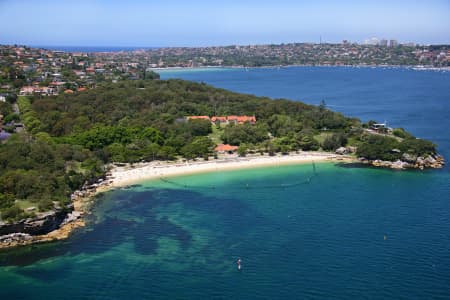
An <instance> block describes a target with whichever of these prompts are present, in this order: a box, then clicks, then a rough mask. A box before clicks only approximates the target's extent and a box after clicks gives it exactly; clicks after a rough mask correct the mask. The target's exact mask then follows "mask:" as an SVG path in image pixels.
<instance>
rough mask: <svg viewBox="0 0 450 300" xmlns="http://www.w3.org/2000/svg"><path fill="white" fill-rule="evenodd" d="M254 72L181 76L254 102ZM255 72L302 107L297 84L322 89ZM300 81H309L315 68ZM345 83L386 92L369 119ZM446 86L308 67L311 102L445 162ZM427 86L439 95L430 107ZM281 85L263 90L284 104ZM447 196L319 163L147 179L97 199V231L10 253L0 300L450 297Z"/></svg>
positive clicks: (414, 75)
mask: <svg viewBox="0 0 450 300" xmlns="http://www.w3.org/2000/svg"><path fill="white" fill-rule="evenodd" d="M293 70H294V71H293ZM251 72H252V71H248V72H247V71H245V70H237V71H235V70H231V71H227V72H224V71H220V70H219V71H217V70H214V71H210V72H209V73H207V72H197V73H195V75H192V74H193V73H177V74H182V75H177V76H194V77H195V76H197V77H196V78H197V79H195V78H192V79H195V80H198V81H207V80H206V78H207V77H208V76H210V78H213V80H216V81H217V82H219V81H220V80H222V81H221V82H222V83H220V82H219V83H217V82H215V85H219V86H222V87H228V88H233V84H237V82H240V81H244V83H242V86H245V87H246V89H248V91H247V92H251V93H255V94H256V93H257V89H258V87H260V85H261V83H260V82H259V81H258V82H255V78H254V77H252V76H250V75H249V73H251ZM255 72H267V74H266V76H267V77H268V78H278V77H277V76H281V77H282V78H283V80H281V79H279V78H278V79H274V81H273V82H274V83H273V85H274V86H275V85H277V84H278V87H279V90H280V91H279V92H278V93H280V94H282V93H289V91H290V93H292V94H291V96H292V97H291V98H297V97H294V96H295V93H297V92H298V93H300V92H299V91H298V89H299V87H300V86H302V87H303V91H304V92H305V94H306V95H312V94H313V87H314V86H315V85H314V84H312V83H311V85H312V87H308V88H307V87H306V86H304V85H300V84H299V85H293V84H292V82H291V81H290V80H291V79H292V78H294V77H295V76H294V75H293V74H291V72H295V68H293V69H291V68H289V69H282V70H276V69H274V70H270V69H265V70H263V69H261V70H255ZM280 72H281V75H280ZM283 72H287V73H286V74H284V73H283ZM297 72H298V76H300V77H301V76H305V74H303V73H304V72H308V68H298V69H297ZM330 72H332V73H333V72H338V74H331V75H330V74H328V73H330ZM359 72H362V73H359ZM341 73H343V75H340V74H341ZM208 74H209V75H208ZM221 74H222V75H221ZM230 74H232V75H230ZM277 74H278V75H277ZM283 74H284V75H283ZM352 74H353V75H352ZM221 76H222V79H220V78H221ZM246 76H250V77H246ZM258 76H259V77H258V78H265V77H264V75H262V74H259V73H258ZM323 76H325V77H326V78H328V81H329V84H328V85H323V84H322V82H323V81H324V80H325V79H323ZM342 76H344V78H351V77H352V76H354V77H355V79H354V81H356V82H357V83H358V84H356V85H354V86H353V85H351V84H348V86H347V85H345V86H342V88H343V89H345V91H342V92H340V93H336V94H347V95H358V93H361V94H364V95H365V94H367V97H366V98H367V101H369V102H370V101H371V100H370V99H373V98H375V97H376V95H372V94H370V93H368V91H367V89H369V90H372V91H374V90H376V88H375V87H374V86H376V85H377V84H378V85H379V88H380V91H379V92H380V97H379V99H378V103H377V107H376V109H374V112H373V113H372V114H371V113H370V109H367V108H365V106H364V105H362V103H360V104H361V105H360V106H361V108H362V109H361V113H360V114H358V113H357V107H358V105H354V104H352V103H359V101H362V100H357V99H356V96H355V97H350V96H349V97H348V100H346V101H347V102H345V101H344V98H345V97H343V96H342V97H336V98H331V97H330V96H331V95H333V90H336V89H337V87H338V86H339V85H340V84H339V82H340V81H341V79H340V78H341V77H342ZM402 76H403V77H402ZM449 77H450V76H449V74H448V73H434V72H417V71H411V70H390V69H387V70H383V69H363V70H361V69H351V68H342V69H339V68H329V69H327V68H317V69H316V68H311V74H310V76H309V79H308V80H309V82H313V81H314V78H316V80H317V81H318V82H320V83H321V84H318V85H317V89H318V90H317V91H316V92H315V93H317V95H319V94H320V90H322V95H324V97H325V98H326V100H327V102H329V103H330V104H331V103H333V104H334V105H340V106H341V107H342V110H343V111H344V110H354V111H355V113H354V114H353V115H356V116H360V117H363V118H375V116H376V115H379V114H385V115H387V116H388V117H387V118H389V120H393V121H392V122H399V123H400V121H401V120H403V122H401V123H402V126H404V127H405V128H407V129H409V130H411V131H413V132H414V133H415V134H418V135H420V136H422V137H427V138H432V137H434V140H435V141H436V142H438V143H439V145H440V150H441V152H443V153H444V154H446V153H449V152H448V149H449V148H450V143H449V133H448V131H447V130H446V129H445V128H448V127H449V126H448V125H450V124H449V122H450V121H449V118H448V117H449V116H450V113H449V103H448V101H450V100H449V95H450V91H449V87H448V84H447V83H448V79H449ZM268 78H266V79H264V80H266V81H267V82H269V81H270V79H268ZM289 78H291V79H289ZM332 78H335V79H332ZM364 78H365V79H364ZM380 78H384V79H383V80H381V79H380ZM402 78H403V81H404V82H403V83H402ZM245 80H247V81H246V83H247V84H245ZM364 80H365V82H366V85H368V86H369V87H370V88H369V87H365V85H362V84H361V82H364ZM380 80H381V81H380ZM411 80H412V83H411V82H410V81H411ZM388 81H392V82H391V83H388ZM211 83H212V82H211ZM239 84H240V83H239ZM225 85H228V86H225ZM389 85H392V87H391V88H388V87H387V86H389ZM264 86H265V87H266V89H269V88H267V84H266V85H264ZM424 86H428V87H429V88H427V91H429V95H428V96H427V97H424V98H422V99H423V101H422V110H420V109H419V106H420V105H419V103H418V101H419V100H418V99H419V98H420V97H419V96H420V95H421V94H423V93H426V92H427V91H423V90H422V89H423V88H424ZM235 87H236V86H235ZM399 87H401V88H399ZM406 87H409V88H406ZM272 88H273V89H274V91H273V94H269V93H268V92H269V91H268V90H262V91H261V93H265V92H267V94H268V95H270V96H273V97H278V96H282V95H276V93H277V92H276V89H275V87H270V89H272ZM233 89H235V90H238V88H233ZM308 89H309V92H308ZM361 89H362V90H364V91H360V90H361ZM358 91H360V92H358ZM308 97H309V96H308ZM309 99H310V102H314V101H315V98H314V97H312V96H311V97H310V98H309ZM328 99H330V100H328ZM332 99H334V100H332ZM391 107H395V109H390V108H391ZM420 111H422V113H421V114H419V113H418V112H420ZM394 120H395V121H394ZM446 155H447V157H450V155H448V154H446ZM449 194H450V173H449V169H448V168H446V169H444V170H437V171H423V172H412V171H411V172H394V171H390V170H382V169H369V168H358V167H357V166H348V165H335V164H332V163H317V164H315V165H312V164H304V165H295V166H279V167H271V168H260V169H249V170H241V171H229V172H214V173H210V174H198V175H190V176H185V177H176V178H173V179H171V180H170V181H169V182H163V181H158V180H157V181H149V182H146V183H143V184H141V185H136V186H133V187H131V188H129V189H122V190H116V191H112V192H108V193H106V194H104V195H102V196H100V197H99V200H98V204H97V205H96V207H95V210H94V212H93V214H92V216H90V220H89V221H90V225H89V226H87V227H86V228H83V229H82V230H80V231H78V232H76V234H74V235H73V236H72V237H71V238H70V239H68V240H66V241H64V242H57V243H51V244H46V245H38V246H33V247H25V248H21V249H14V250H10V251H2V252H0V284H1V288H0V299H48V298H50V297H52V298H55V299H200V298H203V299H353V298H355V299H359V298H366V299H450V285H449V278H450V201H449V200H450V197H449ZM238 257H241V259H242V266H243V269H242V271H241V272H239V271H237V268H236V260H237V258H238Z"/></svg>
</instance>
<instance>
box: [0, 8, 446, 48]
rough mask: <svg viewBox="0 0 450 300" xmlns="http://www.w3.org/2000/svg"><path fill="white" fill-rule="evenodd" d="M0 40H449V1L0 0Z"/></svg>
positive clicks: (198, 42) (182, 42) (127, 43)
mask: <svg viewBox="0 0 450 300" xmlns="http://www.w3.org/2000/svg"><path fill="white" fill-rule="evenodd" d="M0 20H1V22H0V24H1V25H0V43H1V44H26V45H49V46H56V45H58V46H206V45H230V44H245V45H246V44H263V43H283V42H284V43H286V42H319V38H320V36H322V40H323V41H327V42H340V41H342V40H343V39H347V40H350V41H355V42H362V41H363V40H364V39H366V38H370V37H378V38H386V39H397V40H399V41H401V42H407V41H414V42H418V43H423V44H437V43H446V44H450V0H443V1H442V0H427V1H415V0H409V1H404V0H399V1H394V0H390V1H386V0H378V1H364V0H360V1H349V0H341V1H329V0H328V1H320V0H316V1H294V0H278V1H275V0H273V1H266V0H259V1H255V0H249V1H245V0H240V1H236V0H229V1H215V0H209V1H206V0H193V1H189V0H184V1H181V0H159V1H153V0H148V1H143V0H126V1H115V0H109V1H106V0H78V1H62V0H58V1H56V0H42V1H36V0H11V1H8V0H0Z"/></svg>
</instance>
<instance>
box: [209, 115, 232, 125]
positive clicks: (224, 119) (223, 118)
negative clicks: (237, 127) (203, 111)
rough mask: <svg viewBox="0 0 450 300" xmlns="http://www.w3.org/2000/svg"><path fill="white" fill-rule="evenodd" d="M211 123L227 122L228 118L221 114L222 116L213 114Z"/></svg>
mask: <svg viewBox="0 0 450 300" xmlns="http://www.w3.org/2000/svg"><path fill="white" fill-rule="evenodd" d="M211 123H214V124H227V123H228V120H227V117H225V116H223V117H218V116H214V117H212V118H211Z"/></svg>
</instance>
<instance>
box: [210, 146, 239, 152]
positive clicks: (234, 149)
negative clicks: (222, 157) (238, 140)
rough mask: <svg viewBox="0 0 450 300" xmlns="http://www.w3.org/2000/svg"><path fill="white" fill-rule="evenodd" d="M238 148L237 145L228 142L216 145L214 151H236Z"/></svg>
mask: <svg viewBox="0 0 450 300" xmlns="http://www.w3.org/2000/svg"><path fill="white" fill-rule="evenodd" d="M238 148H239V147H238V146H231V145H228V144H219V145H217V147H216V149H214V151H217V152H228V151H236V150H237V149H238Z"/></svg>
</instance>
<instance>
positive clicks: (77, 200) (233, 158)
mask: <svg viewBox="0 0 450 300" xmlns="http://www.w3.org/2000/svg"><path fill="white" fill-rule="evenodd" d="M326 161H337V162H353V161H355V159H354V158H353V157H351V156H347V155H336V154H333V153H326V152H299V153H290V154H289V155H276V156H268V155H265V156H261V155H254V156H248V157H238V156H237V155H222V156H219V158H218V159H211V160H208V161H204V160H197V161H184V162H183V161H174V162H167V161H154V162H145V163H138V164H133V165H128V164H127V165H124V166H113V167H112V168H111V170H110V171H109V174H108V176H107V178H106V179H105V180H103V181H102V182H99V183H98V184H94V185H92V186H91V187H89V188H88V189H86V190H85V191H84V192H83V193H81V194H77V193H74V194H77V196H76V197H73V205H74V211H73V212H72V214H76V215H77V216H78V217H76V218H74V220H72V221H70V222H67V223H65V224H63V225H62V226H61V227H60V228H58V229H57V230H54V231H52V232H49V233H48V234H45V235H37V236H29V237H28V238H26V239H20V238H19V239H18V240H13V241H9V242H3V243H0V249H1V248H11V247H16V246H24V245H29V244H34V243H42V242H51V241H56V240H63V239H66V238H68V237H69V236H70V234H71V233H72V232H73V231H74V230H75V229H76V228H79V227H84V226H85V220H84V218H83V216H84V215H86V214H90V213H91V212H90V211H91V207H92V205H93V204H94V202H95V196H96V195H97V194H100V193H102V192H106V191H108V190H111V189H115V188H120V187H124V186H127V185H132V184H136V183H139V182H142V181H146V180H151V179H160V178H166V177H171V176H182V175H188V174H195V173H206V172H217V171H224V170H239V169H248V168H258V167H264V166H281V165H294V164H302V163H311V162H326ZM79 193H80V192H79Z"/></svg>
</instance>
